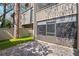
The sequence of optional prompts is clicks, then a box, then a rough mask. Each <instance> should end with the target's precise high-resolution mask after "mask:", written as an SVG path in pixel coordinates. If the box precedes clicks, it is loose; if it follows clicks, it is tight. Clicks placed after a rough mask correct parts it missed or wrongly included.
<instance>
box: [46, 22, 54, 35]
mask: <svg viewBox="0 0 79 59" xmlns="http://www.w3.org/2000/svg"><path fill="white" fill-rule="evenodd" d="M47 35H52V36H54V35H55V22H47Z"/></svg>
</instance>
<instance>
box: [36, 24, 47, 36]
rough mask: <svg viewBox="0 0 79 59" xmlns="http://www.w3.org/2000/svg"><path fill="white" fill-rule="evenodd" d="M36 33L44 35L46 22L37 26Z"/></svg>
mask: <svg viewBox="0 0 79 59" xmlns="http://www.w3.org/2000/svg"><path fill="white" fill-rule="evenodd" d="M37 33H38V34H40V35H46V24H45V25H38V26H37Z"/></svg>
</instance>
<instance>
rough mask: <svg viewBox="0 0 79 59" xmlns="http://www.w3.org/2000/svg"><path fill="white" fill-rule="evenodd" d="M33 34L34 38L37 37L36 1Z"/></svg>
mask: <svg viewBox="0 0 79 59" xmlns="http://www.w3.org/2000/svg"><path fill="white" fill-rule="evenodd" d="M33 35H34V39H37V21H36V3H34V22H33Z"/></svg>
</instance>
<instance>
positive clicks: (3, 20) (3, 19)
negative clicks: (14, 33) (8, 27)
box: [1, 3, 6, 27]
mask: <svg viewBox="0 0 79 59" xmlns="http://www.w3.org/2000/svg"><path fill="white" fill-rule="evenodd" d="M5 16H6V3H4V14H3V18H2V24H1V27H4V25H5Z"/></svg>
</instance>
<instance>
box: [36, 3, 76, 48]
mask: <svg viewBox="0 0 79 59" xmlns="http://www.w3.org/2000/svg"><path fill="white" fill-rule="evenodd" d="M76 14H77V8H76V4H75V3H62V4H57V5H54V6H51V7H48V8H45V9H42V10H40V11H37V12H36V20H37V28H38V29H37V30H38V31H37V32H38V33H37V37H38V39H39V40H43V41H47V42H50V43H57V44H60V45H64V46H68V47H75V48H76V46H77V45H76V44H77V37H76V36H77V29H76V28H77V25H76V16H77V15H76ZM53 21H54V22H53ZM48 22H52V24H53V23H54V25H55V27H54V29H55V32H53V33H49V34H48V32H47V28H48V27H50V26H48V27H47V24H48ZM39 25H46V26H45V28H46V29H45V28H44V29H45V30H44V31H45V33H43V32H44V31H43V32H40V33H39V28H42V27H40V26H39ZM52 26H53V25H52ZM41 30H43V29H41ZM41 33H42V34H41Z"/></svg>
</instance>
